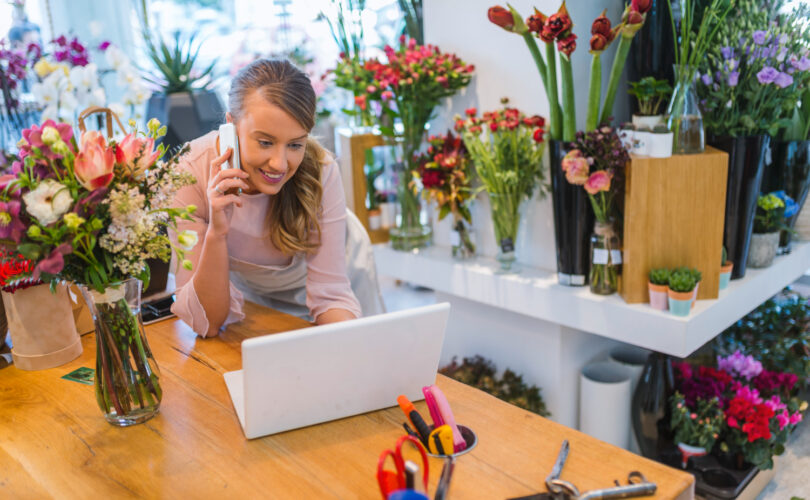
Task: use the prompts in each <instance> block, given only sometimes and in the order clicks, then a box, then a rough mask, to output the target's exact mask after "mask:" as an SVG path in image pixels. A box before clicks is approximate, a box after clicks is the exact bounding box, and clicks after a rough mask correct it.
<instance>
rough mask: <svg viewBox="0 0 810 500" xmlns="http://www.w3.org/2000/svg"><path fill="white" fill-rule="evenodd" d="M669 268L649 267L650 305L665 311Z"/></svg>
mask: <svg viewBox="0 0 810 500" xmlns="http://www.w3.org/2000/svg"><path fill="white" fill-rule="evenodd" d="M669 274H670V272H669V269H666V268H661V269H651V270H650V282H649V289H650V306H652V308H653V309H658V310H659V311H666V310H667V308H668V305H667V289H668V288H669Z"/></svg>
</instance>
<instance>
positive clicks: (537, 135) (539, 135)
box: [533, 128, 543, 142]
mask: <svg viewBox="0 0 810 500" xmlns="http://www.w3.org/2000/svg"><path fill="white" fill-rule="evenodd" d="M533 137H534V141H535V142H543V129H541V128H538V129H537V130H535V131H534V135H533Z"/></svg>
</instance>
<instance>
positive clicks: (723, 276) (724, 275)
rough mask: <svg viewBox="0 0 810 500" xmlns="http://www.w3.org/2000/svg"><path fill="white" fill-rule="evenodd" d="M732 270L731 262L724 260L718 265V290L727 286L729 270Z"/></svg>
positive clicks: (729, 276) (729, 275)
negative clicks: (724, 261)
mask: <svg viewBox="0 0 810 500" xmlns="http://www.w3.org/2000/svg"><path fill="white" fill-rule="evenodd" d="M733 270H734V263H733V262H726V263H725V264H723V266H721V267H720V290H725V289H726V288H728V284H729V281H730V280H731V271H733Z"/></svg>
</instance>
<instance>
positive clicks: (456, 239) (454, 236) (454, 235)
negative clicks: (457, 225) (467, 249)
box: [450, 229, 461, 247]
mask: <svg viewBox="0 0 810 500" xmlns="http://www.w3.org/2000/svg"><path fill="white" fill-rule="evenodd" d="M450 246H453V247H460V246H461V235H460V234H458V231H456V230H455V229H454V230H452V231H450Z"/></svg>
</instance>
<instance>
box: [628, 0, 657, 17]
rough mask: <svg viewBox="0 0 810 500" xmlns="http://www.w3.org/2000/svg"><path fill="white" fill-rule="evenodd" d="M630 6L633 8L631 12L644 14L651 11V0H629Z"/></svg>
mask: <svg viewBox="0 0 810 500" xmlns="http://www.w3.org/2000/svg"><path fill="white" fill-rule="evenodd" d="M630 6H631V7H632V8H633V10H636V11H638V12H639V13H641V14H646V13H647V12H648V11H649V10H650V9H652V0H631V2H630Z"/></svg>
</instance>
